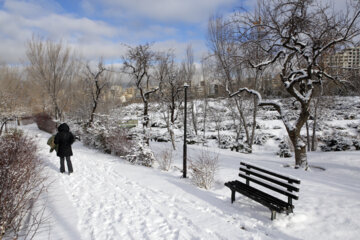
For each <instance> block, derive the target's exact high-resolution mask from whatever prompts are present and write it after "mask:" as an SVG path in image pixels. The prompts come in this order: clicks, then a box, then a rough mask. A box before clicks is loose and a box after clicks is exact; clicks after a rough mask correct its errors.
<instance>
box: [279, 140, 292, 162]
mask: <svg viewBox="0 0 360 240" xmlns="http://www.w3.org/2000/svg"><path fill="white" fill-rule="evenodd" d="M276 154H277V155H279V157H281V158H290V157H292V154H291V142H290V140H288V138H286V139H285V140H283V141H281V142H280V144H279V151H278V152H277V153H276Z"/></svg>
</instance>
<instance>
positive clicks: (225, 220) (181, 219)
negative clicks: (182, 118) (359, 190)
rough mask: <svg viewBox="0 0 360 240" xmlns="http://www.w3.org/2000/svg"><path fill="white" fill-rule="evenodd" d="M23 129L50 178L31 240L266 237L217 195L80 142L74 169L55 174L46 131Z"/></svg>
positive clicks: (77, 144)
mask: <svg viewBox="0 0 360 240" xmlns="http://www.w3.org/2000/svg"><path fill="white" fill-rule="evenodd" d="M26 131H27V132H28V133H29V134H30V135H36V136H37V137H36V139H37V141H38V142H39V146H40V149H39V153H40V155H41V156H42V158H43V159H44V162H45V164H46V165H47V167H46V171H47V173H48V174H49V176H50V179H51V181H52V184H51V186H50V190H49V194H48V199H47V203H48V205H49V209H48V212H49V215H50V216H51V221H50V222H49V225H50V228H49V231H48V232H47V231H43V232H42V236H41V235H40V236H38V237H37V239H38V238H39V239H40V238H44V239H48V237H49V236H50V239H234V237H235V236H242V237H241V239H253V238H254V236H259V237H260V239H264V238H265V239H266V238H267V237H266V235H263V234H261V233H259V232H257V233H255V234H254V233H251V232H248V231H246V230H244V229H243V228H244V227H243V226H242V225H241V222H240V221H237V218H238V217H239V215H238V214H239V213H237V212H234V209H233V207H232V206H231V205H230V204H229V202H228V201H224V199H223V197H222V196H216V194H210V195H209V192H206V191H203V190H201V189H197V188H196V187H194V186H193V185H191V183H190V182H189V181H188V180H184V179H181V178H180V177H178V176H174V175H171V174H169V173H164V172H161V171H154V169H150V168H146V167H141V166H133V165H131V164H128V163H126V162H123V161H121V160H119V158H117V157H113V156H110V155H105V154H102V153H99V152H97V151H95V150H92V149H88V148H86V147H84V146H82V144H81V143H75V144H74V145H73V152H74V156H73V158H72V162H73V166H74V173H73V174H72V175H70V176H68V175H67V174H61V173H59V170H58V165H59V163H58V161H59V160H58V157H56V156H55V153H49V152H48V148H47V145H46V141H47V139H48V137H49V136H50V135H49V134H47V133H43V132H39V130H37V129H36V127H35V126H31V127H26ZM219 206H220V207H219ZM261 235H263V236H261ZM255 238H256V237H255Z"/></svg>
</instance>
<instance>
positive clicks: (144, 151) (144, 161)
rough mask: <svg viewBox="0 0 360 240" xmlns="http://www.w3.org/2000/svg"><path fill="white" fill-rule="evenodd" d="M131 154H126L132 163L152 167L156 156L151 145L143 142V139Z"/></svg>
mask: <svg viewBox="0 0 360 240" xmlns="http://www.w3.org/2000/svg"><path fill="white" fill-rule="evenodd" d="M130 152H131V153H130V154H128V155H126V156H125V159H126V160H128V161H129V162H130V163H132V164H137V165H142V166H145V167H152V165H153V163H154V161H155V157H154V153H153V152H152V151H151V149H150V148H149V146H147V145H146V144H143V143H142V141H137V144H135V145H134V146H133V147H132V149H131V150H130Z"/></svg>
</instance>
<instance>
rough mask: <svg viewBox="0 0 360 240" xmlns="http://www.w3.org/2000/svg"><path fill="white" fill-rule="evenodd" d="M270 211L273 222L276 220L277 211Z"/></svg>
mask: <svg viewBox="0 0 360 240" xmlns="http://www.w3.org/2000/svg"><path fill="white" fill-rule="evenodd" d="M270 211H271V221H272V220H274V219H275V218H276V211H274V210H270Z"/></svg>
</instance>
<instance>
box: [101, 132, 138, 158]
mask: <svg viewBox="0 0 360 240" xmlns="http://www.w3.org/2000/svg"><path fill="white" fill-rule="evenodd" d="M105 146H106V149H107V150H108V151H110V152H111V154H115V155H117V156H126V155H128V154H129V153H130V151H131V147H132V146H133V141H132V140H131V139H130V136H129V134H128V131H127V129H126V128H116V129H114V130H112V131H111V132H109V134H108V136H106V138H105Z"/></svg>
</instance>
